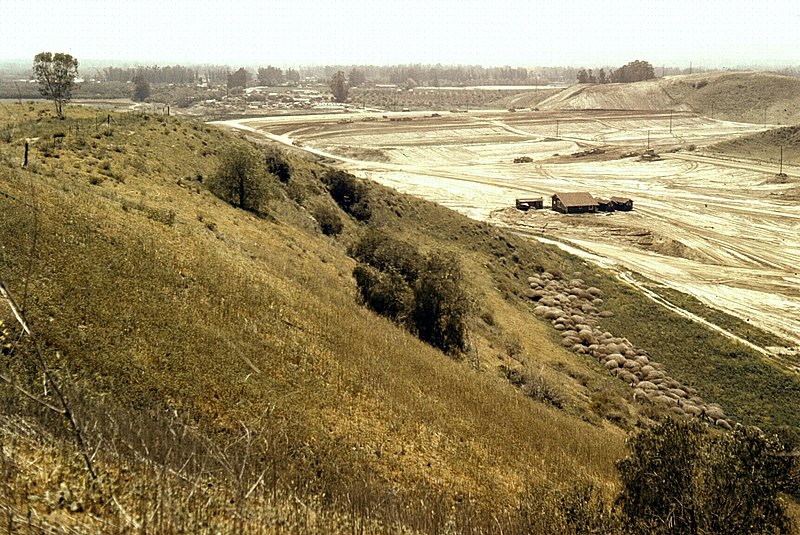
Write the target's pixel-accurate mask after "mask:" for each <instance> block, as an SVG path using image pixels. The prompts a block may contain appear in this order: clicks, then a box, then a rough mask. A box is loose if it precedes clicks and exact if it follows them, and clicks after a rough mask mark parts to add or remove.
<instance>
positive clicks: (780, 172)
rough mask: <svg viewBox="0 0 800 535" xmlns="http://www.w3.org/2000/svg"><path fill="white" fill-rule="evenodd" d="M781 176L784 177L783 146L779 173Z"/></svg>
mask: <svg viewBox="0 0 800 535" xmlns="http://www.w3.org/2000/svg"><path fill="white" fill-rule="evenodd" d="M778 174H779V175H783V145H781V170H780V171H779V172H778Z"/></svg>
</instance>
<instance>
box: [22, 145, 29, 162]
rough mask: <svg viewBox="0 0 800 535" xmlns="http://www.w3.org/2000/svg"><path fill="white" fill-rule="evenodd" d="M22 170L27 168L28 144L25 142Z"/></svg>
mask: <svg viewBox="0 0 800 535" xmlns="http://www.w3.org/2000/svg"><path fill="white" fill-rule="evenodd" d="M22 168H23V169H27V168H28V142H27V140H26V141H25V158H24V160H23V161H22Z"/></svg>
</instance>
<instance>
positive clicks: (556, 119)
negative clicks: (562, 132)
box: [556, 119, 558, 139]
mask: <svg viewBox="0 0 800 535" xmlns="http://www.w3.org/2000/svg"><path fill="white" fill-rule="evenodd" d="M556 139H558V119H556Z"/></svg>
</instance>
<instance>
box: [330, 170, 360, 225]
mask: <svg viewBox="0 0 800 535" xmlns="http://www.w3.org/2000/svg"><path fill="white" fill-rule="evenodd" d="M322 181H323V182H324V183H325V185H326V186H327V187H328V191H329V192H330V194H331V197H332V198H333V200H334V201H336V204H338V205H339V207H340V208H341V209H342V210H344V211H345V212H347V213H348V214H350V215H351V216H353V217H354V218H356V219H357V220H358V221H369V219H370V217H372V209H371V208H370V204H369V192H368V189H367V186H366V185H365V184H364V183H363V182H360V181H359V180H358V179H357V178H356V177H354V176H353V175H351V174H350V173H345V172H344V171H339V170H332V171H328V172H327V173H326V174H325V176H324V177H323V178H322Z"/></svg>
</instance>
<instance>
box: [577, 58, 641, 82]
mask: <svg viewBox="0 0 800 535" xmlns="http://www.w3.org/2000/svg"><path fill="white" fill-rule="evenodd" d="M655 77H656V73H655V70H654V69H653V66H652V65H651V64H650V63H648V62H647V61H641V60H638V59H637V60H635V61H631V62H630V63H627V64H625V65H623V66H622V67H620V68H619V69H616V70H613V69H611V70H609V72H608V73H606V71H605V69H603V68H601V69H599V70H598V71H597V73H595V72H593V71H592V69H588V70H587V69H584V68H581V69H579V70H578V73H577V75H576V78H577V80H578V83H579V84H609V83H611V84H626V83H631V82H641V81H644V80H651V79H653V78H655Z"/></svg>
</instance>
